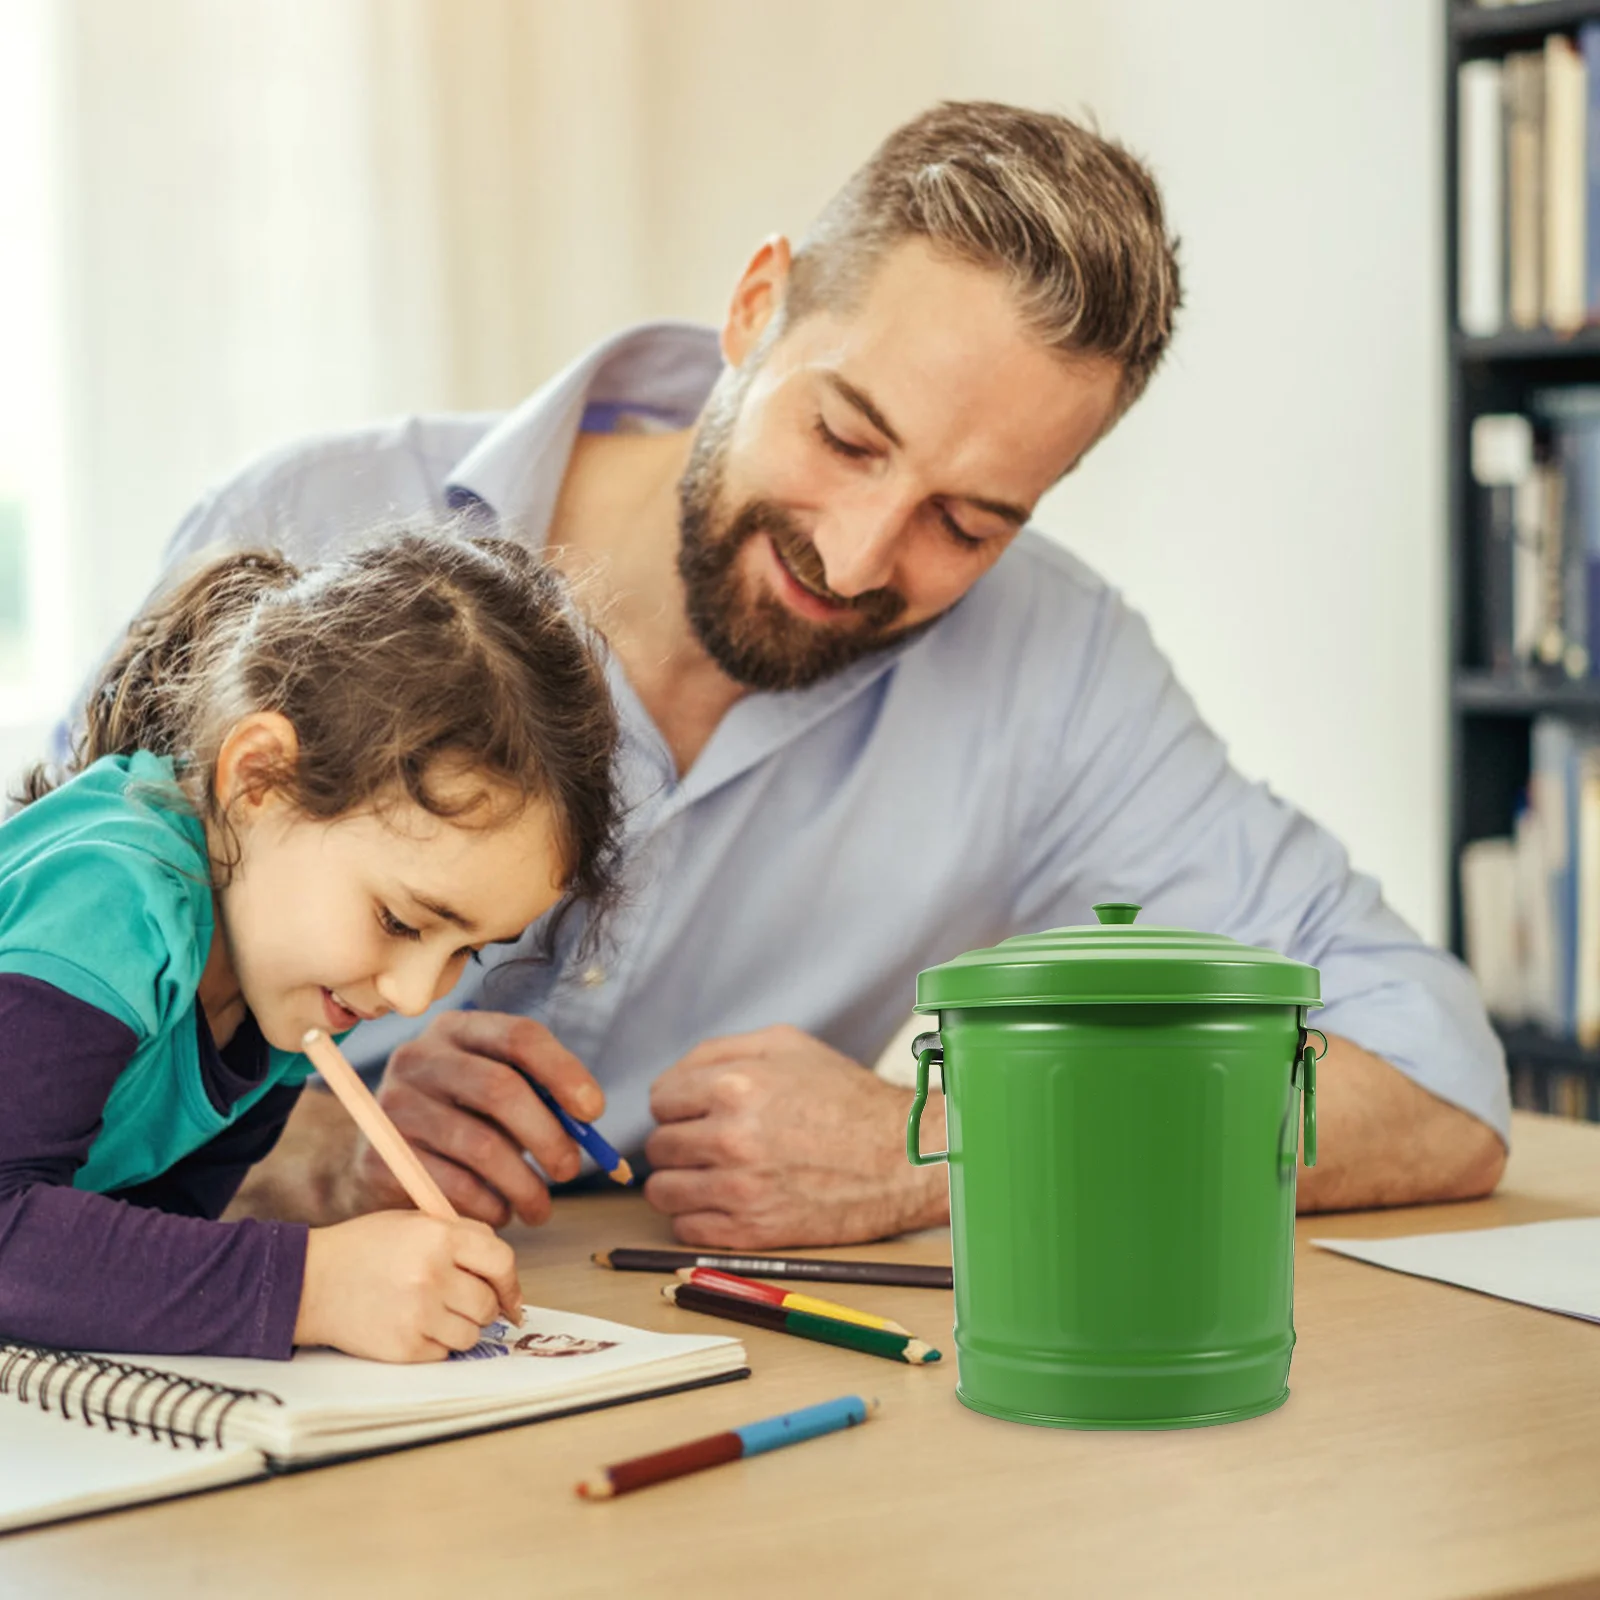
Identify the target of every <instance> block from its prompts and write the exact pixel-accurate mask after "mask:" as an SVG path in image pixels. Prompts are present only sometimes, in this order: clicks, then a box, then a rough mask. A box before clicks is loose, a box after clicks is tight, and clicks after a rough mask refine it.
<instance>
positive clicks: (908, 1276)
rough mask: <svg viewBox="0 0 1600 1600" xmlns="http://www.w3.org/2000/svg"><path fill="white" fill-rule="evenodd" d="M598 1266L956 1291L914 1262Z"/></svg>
mask: <svg viewBox="0 0 1600 1600" xmlns="http://www.w3.org/2000/svg"><path fill="white" fill-rule="evenodd" d="M591 1259H592V1260H593V1261H594V1263H595V1265H596V1266H600V1267H610V1268H611V1269H612V1270H613V1271H615V1272H676V1271H677V1270H678V1269H679V1268H680V1267H711V1268H714V1269H715V1270H716V1271H719V1272H738V1273H743V1274H744V1275H745V1276H746V1277H750V1278H806V1279H809V1280H810V1281H811V1282H812V1283H882V1284H889V1285H891V1286H893V1287H895V1288H900V1289H950V1288H954V1286H955V1284H954V1279H953V1278H952V1275H951V1271H950V1268H949V1267H929V1266H924V1265H922V1264H921V1263H919V1262H914V1261H829V1260H824V1259H822V1258H820V1257H813V1256H734V1255H715V1254H712V1253H710V1252H707V1251H700V1250H631V1249H619V1250H599V1251H596V1252H595V1254H594V1256H593V1257H592V1258H591Z"/></svg>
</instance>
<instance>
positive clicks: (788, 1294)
mask: <svg viewBox="0 0 1600 1600" xmlns="http://www.w3.org/2000/svg"><path fill="white" fill-rule="evenodd" d="M678 1277H679V1278H680V1279H682V1281H683V1282H684V1283H693V1284H696V1285H698V1286H699V1287H700V1288H702V1289H710V1290H711V1291H712V1293H713V1294H731V1295H733V1296H734V1297H735V1298H736V1299H740V1300H758V1301H760V1302H761V1304H762V1305H767V1306H787V1307H788V1309H789V1310H790V1311H810V1312H812V1313H813V1314H814V1315H816V1316H819V1317H832V1318H833V1319H834V1321H835V1322H859V1323H860V1324H861V1326H862V1327H863V1328H882V1329H883V1330H884V1331H885V1332H886V1333H903V1334H906V1335H908V1336H909V1334H910V1332H911V1330H910V1329H909V1328H907V1327H904V1326H902V1325H901V1324H900V1323H898V1322H895V1321H893V1320H891V1319H890V1318H888V1317H880V1316H878V1315H877V1314H876V1313H874V1312H871V1311H857V1310H856V1308H855V1307H854V1306H842V1305H840V1304H839V1302H838V1301H837V1300H819V1299H818V1298H817V1297H816V1296H815V1295H809V1294H801V1293H800V1292H799V1291H798V1290H796V1289H785V1288H781V1287H780V1286H779V1285H777V1284H773V1283H757V1282H756V1281H755V1279H754V1278H741V1277H739V1276H738V1275H737V1274H736V1273H732V1272H718V1271H716V1269H715V1268H713V1267H679V1268H678Z"/></svg>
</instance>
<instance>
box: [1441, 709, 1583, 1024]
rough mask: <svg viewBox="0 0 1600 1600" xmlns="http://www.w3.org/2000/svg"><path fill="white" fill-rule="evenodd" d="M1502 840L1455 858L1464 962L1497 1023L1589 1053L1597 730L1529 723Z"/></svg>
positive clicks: (1552, 721)
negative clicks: (1523, 778) (1523, 764)
mask: <svg viewBox="0 0 1600 1600" xmlns="http://www.w3.org/2000/svg"><path fill="white" fill-rule="evenodd" d="M1530 749H1531V758H1532V759H1531V770H1530V772H1529V775H1528V788H1527V796H1526V799H1525V801H1524V803H1523V804H1522V806H1521V807H1520V808H1519V811H1518V814H1517V817H1516V821H1515V825H1514V830H1513V833H1512V834H1511V836H1510V837H1508V838H1494V839H1477V840H1474V841H1472V842H1471V843H1470V844H1468V845H1467V846H1466V847H1465V848H1464V849H1463V850H1462V852H1461V859H1460V862H1459V871H1460V880H1461V907H1462V922H1463V932H1464V935H1465V940H1464V942H1465V953H1466V958H1467V964H1468V966H1469V967H1470V968H1471V969H1472V973H1473V976H1474V977H1475V978H1476V979H1477V982H1478V986H1479V989H1480V990H1481V991H1482V994H1483V997H1484V1002H1485V1004H1486V1005H1487V1006H1488V1007H1489V1009H1490V1011H1491V1012H1492V1013H1493V1014H1494V1015H1495V1017H1496V1018H1497V1019H1498V1020H1499V1021H1500V1022H1502V1023H1506V1024H1512V1025H1515V1024H1519V1023H1524V1022H1526V1023H1531V1024H1532V1025H1534V1026H1535V1027H1537V1028H1539V1029H1541V1030H1543V1031H1544V1032H1545V1033H1548V1034H1550V1035H1551V1036H1553V1037H1556V1038H1564V1039H1570V1040H1574V1041H1576V1042H1577V1043H1578V1044H1580V1045H1582V1046H1583V1047H1584V1048H1586V1049H1596V1048H1600V730H1595V729H1592V728H1582V729H1580V728H1578V727H1575V726H1574V725H1572V724H1571V723H1568V722H1566V721H1565V720H1563V719H1561V718H1559V717H1548V716H1547V717H1539V718H1537V719H1535V721H1534V724H1533V730H1532V738H1531V744H1530Z"/></svg>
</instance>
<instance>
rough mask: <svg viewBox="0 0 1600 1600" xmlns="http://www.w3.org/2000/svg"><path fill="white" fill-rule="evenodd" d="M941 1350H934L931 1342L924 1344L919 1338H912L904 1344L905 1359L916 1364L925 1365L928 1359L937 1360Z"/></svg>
mask: <svg viewBox="0 0 1600 1600" xmlns="http://www.w3.org/2000/svg"><path fill="white" fill-rule="evenodd" d="M941 1353H942V1352H940V1351H938V1350H935V1349H934V1348H933V1346H932V1345H931V1344H924V1343H923V1342H922V1340H921V1339H912V1340H911V1341H910V1342H909V1343H908V1344H907V1345H906V1360H908V1361H911V1362H914V1363H915V1364H916V1365H918V1366H925V1365H926V1364H927V1363H928V1362H930V1361H937V1360H938V1359H939V1357H940V1355H941Z"/></svg>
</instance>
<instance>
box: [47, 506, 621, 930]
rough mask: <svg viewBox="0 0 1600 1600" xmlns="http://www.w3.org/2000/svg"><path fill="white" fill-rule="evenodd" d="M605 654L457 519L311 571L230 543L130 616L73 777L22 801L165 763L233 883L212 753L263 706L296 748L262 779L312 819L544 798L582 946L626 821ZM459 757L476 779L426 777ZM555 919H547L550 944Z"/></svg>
mask: <svg viewBox="0 0 1600 1600" xmlns="http://www.w3.org/2000/svg"><path fill="white" fill-rule="evenodd" d="M603 649H604V647H603V644H602V643H601V641H600V638H599V636H598V634H597V633H596V632H595V630H594V629H593V628H592V627H591V626H590V625H589V624H588V623H587V622H585V621H584V620H583V618H582V617H581V615H580V614H579V613H578V611H577V609H576V607H575V606H574V604H573V602H572V598H571V595H570V593H569V591H568V588H567V586H566V584H565V583H564V582H563V580H562V579H561V577H560V576H559V575H558V574H557V573H556V572H555V571H554V570H552V568H551V567H550V566H549V565H548V564H547V563H546V562H544V561H543V560H541V559H540V558H539V557H538V556H537V555H535V554H533V553H531V552H530V551H528V550H526V549H525V548H524V547H523V546H522V545H520V544H516V543H514V542H512V541H511V540H508V539H500V538H485V537H481V536H472V534H471V530H470V526H469V525H466V524H463V523H461V522H458V521H449V520H441V521H436V522H429V523H425V524H416V523H408V524H402V525H400V526H399V527H397V528H391V529H384V530H378V531H377V536H376V537H375V538H374V540H373V541H372V542H371V543H368V544H365V545H363V546H362V547H361V548H358V549H356V550H355V551H354V552H353V553H351V554H349V555H346V556H342V557H340V558H338V559H336V560H331V561H328V562H325V563H322V564H319V565H317V566H315V567H311V568H308V569H307V570H305V571H304V572H302V571H300V570H298V569H297V568H296V567H295V566H294V565H293V564H292V563H291V562H289V561H288V560H286V559H285V558H284V557H283V556H281V555H279V554H277V553H276V552H273V551H266V550H243V551H237V552H232V553H230V554H227V555H223V556H219V557H216V558H214V559H212V560H210V561H208V562H207V563H206V564H205V565H204V566H202V567H201V568H200V569H199V570H198V571H196V572H194V573H193V574H191V575H190V576H188V577H187V578H185V579H184V580H183V581H181V582H179V583H178V584H177V585H176V586H175V587H173V588H171V589H170V590H168V591H167V592H165V593H163V594H161V595H160V596H158V597H157V598H156V600H154V601H153V602H152V603H151V604H150V605H149V606H148V607H147V609H146V610H145V611H144V612H143V613H142V614H141V615H140V616H139V617H138V618H137V619H136V620H135V621H134V623H133V625H132V626H131V627H130V628H129V630H128V633H127V635H126V637H125V638H124V640H123V642H122V644H121V646H120V647H119V649H118V650H117V652H116V653H115V655H113V657H112V658H111V660H110V661H109V662H108V663H107V665H106V667H105V669H104V670H103V672H102V673H101V675H100V678H99V681H98V683H97V684H96V687H95V689H94V692H93V693H92V694H91V695H90V697H89V700H88V704H87V706H86V708H85V713H84V726H83V728H82V731H81V733H80V734H79V736H78V738H77V740H76V743H75V745H74V748H73V753H72V757H71V759H70V761H69V762H68V763H67V767H66V773H65V774H56V773H52V772H50V771H49V770H47V769H46V768H44V767H42V766H40V767H36V768H34V769H33V771H32V772H31V773H29V774H28V775H27V777H26V778H25V780H24V783H23V788H22V792H21V794H20V795H19V796H18V798H19V799H20V800H21V801H22V802H23V803H24V804H27V803H29V802H31V801H34V800H37V799H39V798H40V797H41V796H42V795H44V794H46V793H48V792H49V791H50V790H51V789H52V788H54V787H55V786H56V784H57V783H58V782H60V781H61V779H62V777H63V776H70V774H72V773H74V772H78V771H81V770H83V769H84V768H85V767H87V766H89V765H91V764H92V763H93V762H95V761H98V760H100V759H101V758H102V757H104V756H108V755H129V754H132V753H133V752H134V751H135V750H148V751H151V752H153V753H155V754H157V755H165V756H171V757H172V758H173V762H174V769H175V772H176V774H177V777H178V781H179V784H180V787H181V788H182V790H183V792H184V795H185V797H186V799H187V801H188V803H189V804H190V805H191V806H192V807H193V808H194V810H195V812H196V814H197V815H200V816H203V817H205V818H206V819H208V820H209V821H212V822H213V823H215V824H217V827H216V829H215V832H216V833H217V834H218V835H219V837H220V839H221V841H222V849H223V854H222V857H221V859H218V860H216V861H214V863H213V867H214V870H215V871H216V872H217V874H218V877H219V880H220V881H226V877H227V874H228V872H229V871H230V870H231V868H232V866H233V865H234V864H235V863H236V860H237V854H236V847H235V846H234V844H233V840H232V833H231V830H230V829H229V828H228V826H227V818H226V816H225V815H223V814H221V812H220V809H219V807H218V805H217V801H216V798H215V795H214V793H213V777H214V773H215V767H216V760H217V754H218V751H219V750H220V749H221V746H222V743H223V741H224V739H225V738H226V737H227V734H228V731H229V729H230V728H231V727H233V726H234V724H235V723H237V722H238V721H239V719H240V718H242V717H244V716H247V715H249V714H250V713H252V712H257V711H275V712H278V713H281V714H282V715H283V716H284V717H286V718H287V719H288V721H289V722H290V723H291V724H292V725H293V727H294V730H295V734H296V737H297V740H298V751H297V754H296V756H295V759H294V761H293V764H292V766H286V768H285V770H283V771H279V772H271V773H268V774H266V775H265V776H264V778H263V780H262V781H264V782H267V783H270V784H271V785H272V786H273V787H275V788H278V789H280V790H281V792H283V793H284V794H286V795H287V796H288V798H289V799H290V800H291V801H292V802H293V804H294V805H296V806H297V807H298V808H299V809H300V810H301V811H303V812H304V813H305V814H306V815H307V816H310V817H314V818H318V819H321V820H328V819H331V818H333V817H337V816H340V815H343V814H344V813H346V812H349V811H352V810H356V809H358V808H361V807H364V806H377V807H380V808H381V807H382V806H383V805H385V804H388V803H392V802H393V801H394V800H395V799H397V798H399V797H402V796H403V797H406V798H408V799H410V800H412V801H413V802H415V803H416V804H417V805H419V806H421V807H422V808H423V809H424V810H425V811H428V812H430V813H431V814H432V815H434V816H438V817H447V818H452V819H460V818H462V817H465V816H467V815H468V814H470V813H473V812H474V811H476V810H477V808H478V807H479V806H480V805H481V804H482V803H483V802H484V801H485V800H487V799H489V798H490V797H491V796H490V791H491V790H493V791H495V794H494V798H495V799H497V800H498V799H499V798H500V796H501V795H503V794H509V795H510V796H512V797H514V798H515V800H516V801H517V802H518V803H519V804H526V803H527V802H529V801H532V800H541V801H544V802H546V803H548V804H549V806H550V808H551V811H552V813H553V814H554V816H555V818H556V823H557V826H558V828H559V829H560V845H561V853H562V860H563V863H564V865H565V879H564V882H565V888H566V897H565V901H564V905H563V911H564V910H565V909H566V908H567V907H570V906H571V905H572V904H573V903H575V902H582V903H584V904H585V905H586V906H587V907H588V908H589V911H590V915H589V920H588V923H587V926H586V929H585V938H584V941H583V942H584V944H585V945H586V946H587V945H590V944H592V942H593V939H594V935H595V932H596V929H597V928H598V925H599V916H598V913H600V912H602V911H603V910H604V909H605V908H606V907H607V906H609V904H610V903H611V901H612V899H613V898H614V895H615V892H616V874H617V867H618V853H619V836H620V829H621V820H620V801H619V797H618V791H617V786H616V782H615V773H614V760H615V754H616V747H617V740H618V723H617V714H616V710H615V707H614V705H613V703H612V700H611V695H610V692H609V690H608V688H607V684H606V678H605V668H604V665H603ZM441 761H443V762H444V766H441ZM463 767H464V768H465V769H466V770H468V771H471V772H473V773H476V774H480V775H481V776H482V777H483V779H484V780H485V781H484V787H483V789H482V790H480V791H476V792H474V791H472V790H471V788H470V786H469V788H468V789H467V791H465V792H463V791H462V789H461V786H460V785H459V784H455V785H451V784H441V783H440V782H439V778H440V776H441V774H442V773H443V772H445V771H446V770H448V771H450V772H452V773H453V772H459V771H460V770H461V769H462V768H463ZM447 793H448V794H449V795H450V796H451V798H450V799H447V798H446V794H447ZM496 815H497V816H503V815H504V809H503V806H502V807H497V808H496ZM560 920H561V913H560V912H558V914H557V915H556V916H555V917H553V918H551V919H550V921H549V922H548V923H547V925H546V926H547V930H548V931H547V940H546V948H547V949H548V948H550V941H551V940H553V937H554V933H555V928H556V924H557V923H558V922H559V921H560Z"/></svg>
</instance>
